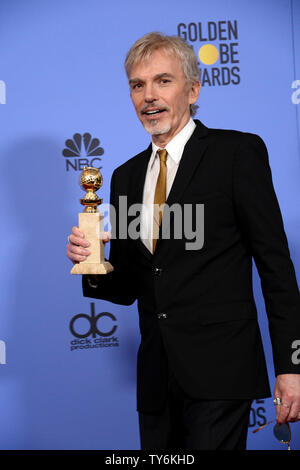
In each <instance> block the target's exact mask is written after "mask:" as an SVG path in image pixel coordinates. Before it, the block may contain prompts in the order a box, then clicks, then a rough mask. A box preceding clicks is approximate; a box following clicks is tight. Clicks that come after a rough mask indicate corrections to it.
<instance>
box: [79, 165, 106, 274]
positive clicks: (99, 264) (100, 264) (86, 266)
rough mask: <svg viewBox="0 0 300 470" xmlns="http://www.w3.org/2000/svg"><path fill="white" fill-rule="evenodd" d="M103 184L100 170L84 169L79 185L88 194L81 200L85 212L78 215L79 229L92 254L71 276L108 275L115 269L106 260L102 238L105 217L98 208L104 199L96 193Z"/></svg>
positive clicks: (87, 167)
mask: <svg viewBox="0 0 300 470" xmlns="http://www.w3.org/2000/svg"><path fill="white" fill-rule="evenodd" d="M102 183H103V178H102V175H101V173H100V170H99V169H98V168H93V167H89V166H86V167H84V169H83V171H82V173H81V176H80V182H79V184H80V187H81V188H82V189H83V190H84V191H86V193H85V195H84V197H83V198H82V199H80V203H81V204H82V205H83V206H84V211H83V212H81V213H80V214H78V227H79V230H81V231H82V232H83V233H84V234H85V237H86V239H87V240H88V241H89V242H90V246H89V250H90V252H91V254H90V255H89V256H88V257H87V259H86V260H85V261H81V262H80V263H77V264H75V265H74V266H73V268H72V269H71V274H107V273H109V272H111V271H113V269H114V268H113V266H112V265H111V264H110V263H109V262H108V261H105V259H104V243H103V241H102V240H101V236H100V235H101V233H103V232H104V227H103V218H104V216H103V214H102V213H101V212H99V211H98V208H97V207H98V206H99V204H101V203H102V199H99V198H98V196H97V194H96V191H98V189H100V188H101V186H102Z"/></svg>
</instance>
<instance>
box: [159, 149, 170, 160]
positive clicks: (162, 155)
mask: <svg viewBox="0 0 300 470" xmlns="http://www.w3.org/2000/svg"><path fill="white" fill-rule="evenodd" d="M157 153H158V155H159V158H160V161H161V162H163V163H166V161H167V155H168V152H167V151H166V149H161V150H158V151H157Z"/></svg>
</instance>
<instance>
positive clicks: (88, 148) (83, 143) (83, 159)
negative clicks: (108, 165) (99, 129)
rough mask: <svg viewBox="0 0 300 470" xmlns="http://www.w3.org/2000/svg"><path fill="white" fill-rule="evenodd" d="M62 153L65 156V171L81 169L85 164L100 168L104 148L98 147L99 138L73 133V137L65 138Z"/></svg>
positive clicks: (87, 134)
mask: <svg viewBox="0 0 300 470" xmlns="http://www.w3.org/2000/svg"><path fill="white" fill-rule="evenodd" d="M65 145H66V147H65V148H64V149H63V151H62V154H63V156H64V157H65V159H66V160H65V162H66V170H67V171H70V170H71V171H72V170H73V171H82V170H83V168H84V167H85V166H92V167H94V168H99V169H100V168H102V166H101V165H100V164H101V158H99V157H100V156H101V155H103V154H104V150H103V148H102V147H100V140H99V139H97V138H92V136H91V134H89V133H88V132H85V133H84V134H78V133H76V134H74V135H73V139H67V140H66V142H65Z"/></svg>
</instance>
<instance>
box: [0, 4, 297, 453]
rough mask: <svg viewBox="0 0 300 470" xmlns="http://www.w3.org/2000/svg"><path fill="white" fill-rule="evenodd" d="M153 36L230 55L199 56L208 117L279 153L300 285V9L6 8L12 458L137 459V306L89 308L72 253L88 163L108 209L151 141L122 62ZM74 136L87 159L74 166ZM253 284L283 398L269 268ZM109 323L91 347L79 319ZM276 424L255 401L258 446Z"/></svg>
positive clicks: (7, 361)
mask: <svg viewBox="0 0 300 470" xmlns="http://www.w3.org/2000/svg"><path fill="white" fill-rule="evenodd" d="M150 31H163V32H165V33H167V34H180V35H181V36H183V37H186V38H187V40H188V42H189V43H190V44H191V45H193V47H194V49H195V51H196V52H197V53H198V52H199V50H201V51H200V57H202V58H203V56H202V53H203V52H204V51H205V49H202V48H203V46H205V45H207V44H211V45H212V46H213V47H211V50H212V51H215V52H216V51H217V53H218V58H217V60H215V61H214V62H213V63H211V64H207V63H204V62H205V59H203V60H204V62H203V61H200V60H199V65H200V68H201V74H202V84H203V87H202V90H201V93H200V98H199V103H198V104H199V106H200V108H199V110H198V115H197V117H198V118H200V119H201V120H202V122H203V123H204V124H205V125H207V126H208V127H221V128H228V129H239V130H242V131H249V132H254V133H257V134H259V135H260V136H261V137H262V138H263V139H264V141H265V142H266V145H267V147H268V150H269V156H270V164H271V168H272V173H273V180H274V186H275V189H276V192H277V196H278V199H279V203H280V206H281V210H282V215H283V219H284V224H285V229H286V233H287V237H288V240H289V246H290V251H291V256H292V259H293V262H294V265H295V269H296V273H297V275H298V279H299V273H300V243H299V229H300V215H299V207H300V188H299V174H300V171H299V158H300V145H299V133H300V128H299V102H300V2H299V1H297V0H263V1H262V0H252V2H248V1H247V0H245V1H240V0H227V1H224V0H211V1H210V2H204V1H203V2H199V1H196V0H185V1H184V2H177V3H176V4H174V2H173V0H165V1H164V2H161V1H160V0H152V2H151V4H149V5H147V4H142V3H141V2H139V1H138V0H132V1H131V2H122V1H121V0H115V1H114V2H104V1H100V0H86V1H85V2H82V1H81V0H52V1H51V2H50V1H49V2H45V1H38V0H26V1H20V0H19V1H18V0H1V2H0V126H1V132H0V164H1V172H0V191H1V200H2V204H1V222H2V223H1V226H2V230H3V231H2V234H1V239H2V244H1V246H0V252H1V267H2V269H1V271H0V289H1V299H0V306H1V310H0V416H1V419H0V448H1V449H138V448H139V437H138V422H137V414H136V411H135V410H136V402H135V380H136V376H135V374H136V352H137V348H138V344H139V331H138V317H137V309H136V305H133V306H130V307H122V306H117V305H113V304H110V303H107V302H104V301H95V302H91V300H90V299H87V298H83V296H82V292H81V279H80V276H70V275H69V271H70V268H71V266H70V263H69V262H68V260H67V259H66V256H65V251H66V237H67V234H68V233H69V232H70V229H71V227H72V226H73V225H75V224H77V213H78V212H80V211H81V210H82V208H81V206H80V204H79V198H80V197H82V194H81V190H80V189H79V186H78V179H79V174H80V171H81V169H82V167H83V166H84V164H86V163H90V164H91V163H92V164H93V165H94V166H98V167H99V166H101V167H102V168H101V171H102V174H103V178H104V185H103V188H102V189H101V197H103V199H104V202H108V200H109V183H110V177H111V174H112V172H113V169H114V168H115V167H117V166H118V165H120V164H121V163H122V162H124V161H126V160H127V159H128V158H130V157H131V156H132V155H134V154H136V153H137V152H139V151H141V150H142V149H144V148H145V147H146V146H147V145H148V143H149V140H150V139H149V136H148V135H147V134H146V133H145V131H144V129H143V128H142V126H141V125H140V124H139V122H138V121H137V118H136V116H135V112H134V109H133V106H132V104H131V102H130V98H129V91H128V85H127V82H126V77H125V73H124V70H123V61H124V57H125V54H126V52H127V50H128V49H129V47H130V46H131V45H132V43H133V42H134V41H135V40H136V39H137V38H138V37H140V36H141V35H143V34H145V33H146V32H150ZM75 134H79V135H78V136H77V137H76V138H75V140H76V139H77V141H78V142H79V140H81V139H82V146H81V149H80V150H79V149H78V150H77V151H73V152H72V151H69V152H64V154H67V156H64V154H63V151H64V149H65V148H66V147H67V144H66V141H67V140H69V139H74V137H73V136H74V135H75ZM84 134H90V137H89V136H85V141H87V140H89V139H91V141H92V139H98V140H99V141H100V142H98V141H93V145H94V148H93V149H91V146H90V147H88V148H85V146H84V140H83V135H84ZM68 144H69V146H70V145H71V143H70V142H69V143H68ZM101 149H102V150H101ZM254 289H255V298H256V301H257V306H258V310H259V316H260V324H261V330H262V335H263V340H264V346H265V352H266V356H267V361H268V368H269V375H270V381H271V386H272V387H273V385H274V372H273V365H272V356H271V345H270V340H269V337H268V331H267V319H266V314H265V307H264V300H263V297H262V294H261V289H260V281H259V278H258V276H257V272H256V268H255V266H254ZM103 312H108V313H109V314H112V315H113V316H109V315H104V316H103V317H101V319H100V320H99V322H98V326H99V330H100V333H105V332H106V333H109V332H110V331H111V330H112V328H113V326H115V327H116V328H115V329H114V330H115V331H114V332H113V333H111V334H110V333H109V334H108V336H106V337H105V336H101V334H97V335H96V336H94V337H93V336H92V334H91V335H89V336H87V337H86V338H85V339H82V340H81V341H82V342H81V343H79V342H78V338H77V337H76V336H74V334H73V333H72V331H71V329H70V322H71V321H72V319H73V318H74V316H76V315H78V314H81V313H85V314H88V315H91V316H92V315H98V314H99V313H103ZM91 318H92V317H91ZM74 325H76V327H74V328H76V331H77V333H79V334H81V335H84V334H85V332H88V330H89V328H90V325H89V322H88V321H87V319H86V318H82V317H81V318H78V319H77V320H76V322H75V323H74ZM73 331H74V330H73ZM105 339H106V340H105ZM273 417H274V407H273V404H272V401H271V399H268V400H260V401H257V402H254V403H253V408H252V410H251V416H250V422H249V437H248V448H249V449H278V448H281V444H279V443H278V442H277V441H276V440H275V439H274V438H273V436H272V428H271V427H267V428H265V429H263V430H262V431H260V432H259V433H258V434H252V433H251V431H252V430H253V429H255V427H257V426H259V425H261V424H263V423H264V422H266V421H267V420H270V419H272V418H273ZM292 433H293V443H292V446H293V448H297V449H300V424H299V423H295V424H293V425H292Z"/></svg>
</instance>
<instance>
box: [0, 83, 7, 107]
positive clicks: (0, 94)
mask: <svg viewBox="0 0 300 470" xmlns="http://www.w3.org/2000/svg"><path fill="white" fill-rule="evenodd" d="M0 104H6V85H5V82H4V81H3V80H0Z"/></svg>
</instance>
